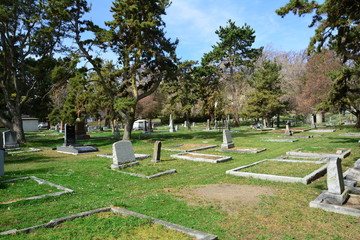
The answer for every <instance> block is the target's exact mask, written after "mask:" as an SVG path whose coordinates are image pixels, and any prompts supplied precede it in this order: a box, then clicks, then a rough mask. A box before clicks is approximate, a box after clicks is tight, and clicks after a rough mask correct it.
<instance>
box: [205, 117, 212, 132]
mask: <svg viewBox="0 0 360 240" xmlns="http://www.w3.org/2000/svg"><path fill="white" fill-rule="evenodd" d="M206 130H208V131H209V130H211V125H210V119H208V120H207V121H206Z"/></svg>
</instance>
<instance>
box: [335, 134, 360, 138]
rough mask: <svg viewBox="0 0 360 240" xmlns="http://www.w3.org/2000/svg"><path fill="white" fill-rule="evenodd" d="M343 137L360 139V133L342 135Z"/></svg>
mask: <svg viewBox="0 0 360 240" xmlns="http://www.w3.org/2000/svg"><path fill="white" fill-rule="evenodd" d="M339 136H342V137H360V133H340V134H339Z"/></svg>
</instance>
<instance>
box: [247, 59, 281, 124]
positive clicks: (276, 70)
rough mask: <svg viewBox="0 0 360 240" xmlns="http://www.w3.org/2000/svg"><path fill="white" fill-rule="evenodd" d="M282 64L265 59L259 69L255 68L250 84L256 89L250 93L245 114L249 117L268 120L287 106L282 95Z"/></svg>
mask: <svg viewBox="0 0 360 240" xmlns="http://www.w3.org/2000/svg"><path fill="white" fill-rule="evenodd" d="M280 81H281V65H279V64H277V63H276V62H272V61H270V60H264V61H263V62H262V65H261V66H260V67H259V69H257V70H255V73H254V75H253V77H252V78H251V80H250V82H249V83H250V85H251V86H252V87H253V88H254V89H255V90H254V92H252V93H251V94H250V95H249V100H248V105H247V107H246V108H245V109H244V111H243V114H244V116H245V117H247V118H255V119H259V118H262V119H264V120H265V121H266V122H268V123H269V122H270V119H271V118H272V117H274V116H276V115H277V114H280V112H281V111H282V110H284V108H285V104H284V103H283V102H281V100H280V97H281V96H282V95H283V92H282V91H281V88H280Z"/></svg>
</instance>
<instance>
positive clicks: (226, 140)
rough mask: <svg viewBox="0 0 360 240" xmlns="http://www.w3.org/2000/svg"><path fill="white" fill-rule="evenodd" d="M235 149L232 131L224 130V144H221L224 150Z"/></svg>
mask: <svg viewBox="0 0 360 240" xmlns="http://www.w3.org/2000/svg"><path fill="white" fill-rule="evenodd" d="M233 147H235V145H234V143H233V142H232V137H231V134H230V131H229V130H227V129H224V131H223V143H222V144H221V148H222V149H229V148H233Z"/></svg>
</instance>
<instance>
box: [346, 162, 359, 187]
mask: <svg viewBox="0 0 360 240" xmlns="http://www.w3.org/2000/svg"><path fill="white" fill-rule="evenodd" d="M344 179H346V180H352V181H356V182H358V181H360V158H359V159H358V160H356V162H355V163H354V167H353V168H349V169H348V170H347V171H346V172H345V173H344Z"/></svg>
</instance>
